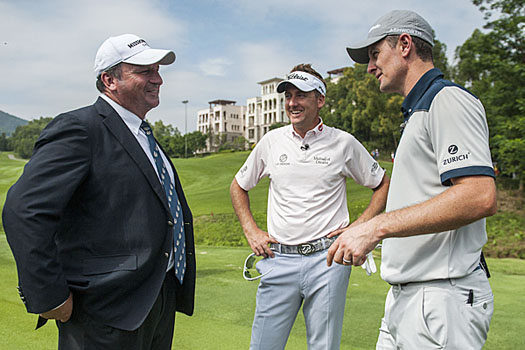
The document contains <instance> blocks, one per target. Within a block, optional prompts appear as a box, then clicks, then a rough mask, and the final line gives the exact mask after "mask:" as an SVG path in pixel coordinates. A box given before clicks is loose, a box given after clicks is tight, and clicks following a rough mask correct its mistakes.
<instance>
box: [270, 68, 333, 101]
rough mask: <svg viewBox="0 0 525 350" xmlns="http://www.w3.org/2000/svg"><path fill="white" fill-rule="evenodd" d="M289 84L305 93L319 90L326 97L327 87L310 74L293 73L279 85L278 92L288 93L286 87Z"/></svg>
mask: <svg viewBox="0 0 525 350" xmlns="http://www.w3.org/2000/svg"><path fill="white" fill-rule="evenodd" d="M288 84H292V85H294V86H295V87H296V88H298V89H299V90H301V91H304V92H309V91H313V90H317V91H319V92H320V93H321V95H323V96H325V95H326V87H325V86H324V84H323V82H322V81H321V80H320V79H319V78H317V77H316V76H313V75H312V74H310V73H306V72H301V71H295V72H291V73H290V74H288V75H287V76H286V79H285V80H283V81H281V82H280V83H279V84H278V85H277V92H284V91H286V86H287V85H288Z"/></svg>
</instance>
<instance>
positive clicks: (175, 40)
mask: <svg viewBox="0 0 525 350" xmlns="http://www.w3.org/2000/svg"><path fill="white" fill-rule="evenodd" d="M393 9H410V10H414V11H416V12H418V13H419V14H421V15H422V16H423V17H425V18H426V19H427V20H428V21H429V22H430V24H431V25H432V27H433V28H434V30H435V32H436V37H437V39H438V40H439V41H441V42H443V43H445V44H446V45H447V48H448V49H447V55H448V57H449V60H451V59H452V58H453V55H454V49H455V48H456V47H457V46H458V45H461V44H462V43H463V42H464V41H465V40H466V39H467V38H468V37H470V35H471V34H472V32H473V31H474V29H476V28H479V29H481V28H482V27H483V25H484V23H485V21H484V20H483V15H482V13H481V12H480V11H479V10H478V8H477V7H476V6H474V5H473V4H472V2H471V1H470V0H440V1H426V0H389V1H380V0H365V1H362V0H360V1H353V0H339V1H337V0H324V1H314V0H286V1H282V0H223V1H219V0H184V1H178V0H111V1H108V0H102V1H101V0H85V1H83V0H47V1H38V0H34V1H32V0H0V68H1V77H2V78H1V80H0V110H2V111H4V112H7V113H10V114H13V115H15V116H17V117H20V118H23V119H27V120H30V119H34V118H39V117H40V116H46V117H47V116H50V117H53V116H56V115H57V114H59V113H61V112H64V111H67V110H71V109H75V108H78V107H81V106H85V105H88V104H92V103H93V102H94V101H95V100H96V98H97V95H98V92H97V90H96V88H95V77H94V74H93V61H94V57H95V53H96V51H97V49H98V47H99V46H100V44H101V43H102V42H103V41H104V40H105V39H106V38H108V37H109V36H114V35H119V34H124V33H133V34H137V35H139V36H141V37H143V38H144V39H146V41H147V42H148V43H149V44H150V46H152V47H154V48H166V49H172V50H174V51H175V53H176V55H177V59H176V61H175V63H174V64H172V65H170V66H164V67H162V68H161V75H162V77H163V79H164V84H163V86H162V87H161V103H160V106H159V107H157V108H155V109H154V110H151V111H150V112H149V113H148V115H147V118H148V119H149V120H150V121H156V120H159V119H161V120H163V121H164V123H165V124H171V125H173V126H175V127H177V128H178V129H179V130H180V131H181V132H184V130H185V122H184V119H185V118H184V114H185V110H184V105H183V104H182V102H181V101H183V100H189V103H188V106H187V107H188V122H187V130H188V132H191V131H194V130H195V129H196V119H197V111H198V110H200V109H204V108H207V107H208V101H212V100H216V99H228V100H234V101H237V104H238V105H245V104H246V99H247V98H250V97H254V96H258V95H259V94H260V91H259V85H258V84H257V83H258V82H259V81H263V80H266V79H269V78H272V77H282V76H284V75H285V74H286V73H287V72H288V71H289V70H290V69H291V68H292V67H293V66H294V65H295V64H297V63H312V65H313V67H314V68H315V69H316V70H317V71H319V72H320V73H321V74H323V75H326V72H327V71H329V70H332V69H336V68H341V67H346V66H350V65H352V62H351V61H350V59H349V57H348V56H347V54H346V50H345V47H346V45H347V44H349V43H354V42H359V41H361V40H363V39H364V38H365V37H366V34H367V32H368V29H369V27H370V26H371V24H372V23H373V22H375V20H376V19H377V18H379V17H380V16H381V15H383V14H384V13H386V12H387V11H389V10H393Z"/></svg>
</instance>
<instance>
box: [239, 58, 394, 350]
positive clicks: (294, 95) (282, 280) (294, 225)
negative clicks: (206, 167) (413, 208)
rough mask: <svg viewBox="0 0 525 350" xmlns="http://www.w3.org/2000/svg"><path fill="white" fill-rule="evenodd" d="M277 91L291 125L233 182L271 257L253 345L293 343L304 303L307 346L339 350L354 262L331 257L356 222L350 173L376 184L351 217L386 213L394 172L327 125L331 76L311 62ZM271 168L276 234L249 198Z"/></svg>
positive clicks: (264, 266) (259, 247) (258, 241)
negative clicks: (323, 112)
mask: <svg viewBox="0 0 525 350" xmlns="http://www.w3.org/2000/svg"><path fill="white" fill-rule="evenodd" d="M277 91H278V92H285V98H286V113H287V115H288V117H289V119H290V122H291V125H287V126H285V127H282V128H278V129H275V130H272V131H270V132H269V133H267V134H266V135H264V137H263V138H262V139H261V141H260V142H259V143H258V144H257V146H256V147H255V148H254V150H253V151H252V152H251V154H250V156H249V157H248V159H247V160H246V163H245V164H244V165H243V166H242V168H241V169H240V170H239V172H238V173H237V175H236V176H235V179H234V180H233V182H232V185H231V188H230V193H231V197H232V203H233V207H234V208H235V212H236V213H237V216H238V217H239V221H240V223H241V225H242V227H243V230H244V233H245V235H246V238H247V240H248V243H249V244H250V247H251V249H252V250H253V252H254V253H255V254H256V255H259V256H261V255H262V256H264V257H266V258H265V259H263V260H261V261H260V262H259V263H258V264H257V269H258V270H259V271H260V272H261V273H262V274H263V275H264V276H263V277H262V278H261V281H260V284H259V289H258V292H257V305H256V310H255V317H254V321H253V328H252V339H251V344H250V349H272V350H275V349H284V347H285V345H286V342H287V339H288V336H289V333H290V330H291V328H292V326H293V323H294V321H295V318H296V316H297V313H298V311H299V309H300V307H301V304H303V313H304V317H305V322H306V332H307V342H308V348H309V349H311V350H312V349H339V346H340V342H341V332H342V324H343V315H344V306H345V297H346V290H347V286H348V279H349V277H350V271H351V270H350V266H340V265H336V266H332V267H328V266H326V264H325V260H326V252H327V248H328V247H329V246H330V244H331V243H332V242H333V241H334V240H335V237H332V235H336V234H338V233H339V232H340V230H341V229H342V228H345V227H347V226H348V225H349V224H350V222H349V215H348V209H347V201H346V179H347V177H351V178H353V179H354V180H355V181H356V182H357V183H358V184H361V185H363V186H366V187H369V188H371V189H373V190H374V192H373V195H372V199H371V201H370V204H369V205H368V207H367V209H366V210H365V211H364V212H363V214H362V215H361V216H360V217H359V218H358V219H357V220H356V221H354V223H352V225H354V224H357V223H359V222H364V221H366V220H368V219H370V218H372V217H373V216H375V215H377V214H378V213H380V212H382V211H383V209H384V207H385V202H386V194H387V192H388V183H389V180H388V177H387V176H386V175H385V173H384V171H383V169H381V167H379V165H378V163H377V162H376V161H375V160H374V159H372V157H371V156H370V154H369V153H368V151H367V150H366V149H365V148H364V147H363V146H362V145H361V144H360V143H359V142H358V141H357V140H356V139H355V138H354V137H353V136H352V135H350V134H348V133H346V132H344V131H341V130H338V129H335V128H331V127H328V126H326V125H323V123H322V120H321V118H320V117H319V110H320V109H321V107H323V105H324V103H325V93H326V84H325V83H324V81H323V78H322V77H321V75H320V74H319V73H317V72H316V71H315V70H314V69H313V68H312V67H311V66H310V65H309V64H306V65H305V64H301V65H298V66H296V67H294V68H293V69H292V71H291V73H290V74H288V76H287V78H286V80H284V81H282V82H281V83H279V85H278V86H277ZM266 176H268V177H269V178H270V188H269V196H268V232H264V231H262V230H261V229H260V228H259V227H258V226H257V224H256V223H255V221H254V219H253V216H252V213H251V211H250V205H249V197H248V191H249V190H250V189H252V188H253V187H254V186H255V185H256V184H257V183H258V182H259V181H260V180H261V179H262V178H263V177H266ZM328 235H330V238H329V237H327V236H328Z"/></svg>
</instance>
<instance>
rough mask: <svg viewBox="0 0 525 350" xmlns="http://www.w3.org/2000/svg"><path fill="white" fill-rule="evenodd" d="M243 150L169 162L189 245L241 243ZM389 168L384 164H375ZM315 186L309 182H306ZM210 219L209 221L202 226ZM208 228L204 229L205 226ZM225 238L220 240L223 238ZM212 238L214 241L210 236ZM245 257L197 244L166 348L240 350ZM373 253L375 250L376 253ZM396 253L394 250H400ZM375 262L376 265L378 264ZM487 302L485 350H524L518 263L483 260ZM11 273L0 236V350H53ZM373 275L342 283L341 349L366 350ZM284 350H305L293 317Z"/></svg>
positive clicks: (257, 198) (1, 183)
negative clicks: (187, 296) (237, 185)
mask: <svg viewBox="0 0 525 350" xmlns="http://www.w3.org/2000/svg"><path fill="white" fill-rule="evenodd" d="M247 155H248V153H247V152H239V153H225V154H218V155H212V156H209V157H206V158H202V159H200V158H196V159H176V160H174V162H175V165H176V167H177V170H178V172H179V175H180V177H181V180H182V183H183V186H184V189H185V192H186V194H187V197H188V201H189V203H190V206H191V208H192V210H193V213H194V215H195V219H196V222H199V223H198V224H197V225H196V239H197V241H198V242H199V239H200V237H203V236H204V237H207V238H206V239H208V240H216V241H217V242H219V243H220V244H222V245H226V243H227V241H228V240H233V241H235V242H239V243H236V245H241V244H245V243H244V241H243V240H242V230H241V229H240V226H239V225H238V223H237V222H236V221H235V220H234V214H233V209H232V208H231V203H230V199H229V185H230V183H231V180H232V179H233V176H234V175H235V173H236V172H237V170H238V169H239V168H240V166H241V165H242V163H243V161H244V159H245V158H246V157H247ZM23 164H24V162H21V161H15V160H10V159H8V157H7V154H6V153H0V174H1V176H0V206H3V202H4V198H5V192H6V191H7V189H8V188H9V186H11V184H12V183H14V182H15V181H16V178H17V177H18V176H19V175H20V173H21V170H22V166H23ZM381 165H382V166H384V167H387V168H390V166H391V164H390V163H381ZM312 181H315V179H312ZM267 187H268V181H267V180H266V181H263V182H262V183H261V184H259V185H258V186H257V187H256V188H255V189H253V190H252V191H250V199H251V203H252V207H253V209H254V212H255V216H256V218H257V220H258V222H259V223H260V225H261V226H264V227H265V220H266V215H265V210H266V201H267V193H266V191H267ZM348 190H349V196H348V198H349V204H348V206H349V209H350V215H351V216H352V217H353V218H355V217H356V216H357V215H359V213H360V212H361V211H362V210H363V209H364V207H365V206H366V204H367V203H368V200H369V198H370V194H371V191H370V190H368V189H364V188H361V187H359V186H357V185H355V184H354V183H353V182H352V181H349V186H348ZM210 218H212V219H213V220H212V221H207V220H208V219H210ZM210 222H211V223H210ZM227 232H230V233H231V237H228V239H224V237H222V236H224V235H225V233H227ZM216 236H219V237H216ZM249 253H250V250H249V248H247V247H246V246H244V247H212V246H205V245H202V244H201V245H198V246H197V269H198V270H197V300H196V307H195V314H194V316H192V317H187V316H184V315H180V314H178V315H177V321H176V334H175V340H174V346H173V348H174V349H192V350H193V349H205V350H206V349H235V350H236V349H248V347H249V340H250V330H251V322H252V317H253V311H254V308H255V293H256V289H257V282H247V281H245V280H244V279H243V278H242V264H243V262H244V259H245V257H246V256H247V255H248V254H249ZM378 253H379V252H378ZM400 254H402V252H400ZM379 260H380V256H379V255H377V259H376V262H377V264H378V265H379V262H380V261H379ZM489 264H490V267H491V272H492V274H493V277H492V278H491V279H490V281H491V284H492V287H493V290H494V294H495V299H496V307H495V309H496V311H495V313H494V317H493V321H492V327H491V331H490V333H489V339H488V341H487V345H486V346H485V349H492V350H499V349H525V336H524V335H523V329H524V327H525V317H523V315H524V314H525V297H524V296H523V291H524V290H525V261H523V260H514V259H500V260H496V259H489ZM16 285H17V277H16V268H15V265H14V261H13V257H12V255H11V252H10V250H9V248H8V245H7V242H6V240H5V236H4V235H3V234H0V325H1V327H0V349H16V350H18V349H32V350H34V349H56V347H57V346H56V333H57V331H56V327H55V326H54V325H53V323H49V324H48V325H46V326H45V327H43V328H42V329H40V330H38V331H34V326H35V324H36V317H35V316H34V315H28V314H26V312H25V308H24V306H23V304H22V302H21V301H20V299H19V297H18V294H17V291H16ZM388 287H389V286H388V285H387V284H386V283H384V282H383V281H382V280H381V278H380V277H379V275H378V274H375V275H372V276H370V277H368V276H366V274H365V273H364V271H363V270H362V269H361V268H355V269H354V270H353V272H352V276H351V278H350V284H349V291H348V294H347V306H346V310H345V322H344V329H343V343H342V345H341V349H373V348H375V340H376V337H377V334H378V332H379V331H378V327H379V324H380V318H381V316H382V313H383V305H384V298H385V295H386V292H387V290H388ZM287 349H291V350H293V349H306V341H305V327H304V320H303V318H302V315H301V313H299V315H298V320H297V322H296V324H295V326H294V328H293V330H292V334H291V335H290V339H289V341H288V346H287Z"/></svg>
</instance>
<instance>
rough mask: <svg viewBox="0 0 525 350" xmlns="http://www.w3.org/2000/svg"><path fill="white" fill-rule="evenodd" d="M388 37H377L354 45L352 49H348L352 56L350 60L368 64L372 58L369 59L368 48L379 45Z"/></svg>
mask: <svg viewBox="0 0 525 350" xmlns="http://www.w3.org/2000/svg"><path fill="white" fill-rule="evenodd" d="M386 36H387V35H386V34H385V35H380V36H375V37H372V38H367V39H366V40H365V41H363V42H361V43H359V44H356V45H353V46H352V47H347V48H346V52H348V55H350V58H351V59H352V60H354V61H355V62H357V63H361V64H368V61H369V60H370V58H369V57H368V47H369V46H370V45H373V44H375V43H377V42H378V41H380V40H382V39H384V38H385V37H386Z"/></svg>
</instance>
